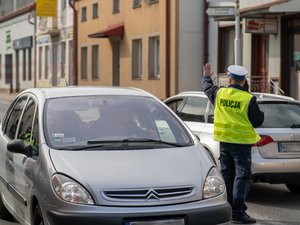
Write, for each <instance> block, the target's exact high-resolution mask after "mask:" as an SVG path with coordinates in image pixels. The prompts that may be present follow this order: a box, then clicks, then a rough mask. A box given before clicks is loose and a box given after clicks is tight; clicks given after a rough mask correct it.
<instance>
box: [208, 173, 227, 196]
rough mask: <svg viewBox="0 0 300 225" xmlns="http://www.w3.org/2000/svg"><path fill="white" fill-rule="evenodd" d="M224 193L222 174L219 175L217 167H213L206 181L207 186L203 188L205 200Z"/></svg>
mask: <svg viewBox="0 0 300 225" xmlns="http://www.w3.org/2000/svg"><path fill="white" fill-rule="evenodd" d="M224 191H225V182H224V180H223V178H222V176H221V174H220V173H219V171H218V170H217V169H216V168H215V167H213V168H212V169H211V170H210V171H209V173H208V175H207V177H206V179H205V184H204V187H203V198H204V199H207V198H212V197H215V196H217V195H220V194H222V193H224Z"/></svg>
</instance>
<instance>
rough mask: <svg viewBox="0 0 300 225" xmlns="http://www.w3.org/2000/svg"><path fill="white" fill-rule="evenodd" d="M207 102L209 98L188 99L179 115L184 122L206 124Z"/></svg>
mask: <svg viewBox="0 0 300 225" xmlns="http://www.w3.org/2000/svg"><path fill="white" fill-rule="evenodd" d="M207 101H208V99H207V98H202V97H188V100H187V101H186V103H185V104H184V106H183V108H182V110H181V111H180V112H179V113H178V115H179V117H180V118H181V119H182V120H184V121H193V122H205V112H206V107H207Z"/></svg>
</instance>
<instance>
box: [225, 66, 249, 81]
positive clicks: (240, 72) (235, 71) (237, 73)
mask: <svg viewBox="0 0 300 225" xmlns="http://www.w3.org/2000/svg"><path fill="white" fill-rule="evenodd" d="M227 70H228V76H230V77H232V78H233V79H235V80H244V79H245V78H246V75H247V74H248V70H247V69H246V68H245V67H243V66H239V65H231V66H229V67H228V69H227Z"/></svg>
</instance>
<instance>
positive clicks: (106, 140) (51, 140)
mask: <svg viewBox="0 0 300 225" xmlns="http://www.w3.org/2000/svg"><path fill="white" fill-rule="evenodd" d="M44 124H45V135H46V139H47V142H48V144H49V146H50V147H52V148H55V149H73V150H80V149H93V150H95V149H110V148H111V149H120V148H122V149H123V148H126V149H130V148H135V149H142V148H165V147H174V146H175V147H181V146H188V145H192V139H191V137H190V135H189V133H188V132H187V131H186V129H185V128H184V127H183V126H182V124H181V123H180V122H179V121H178V120H177V118H176V117H174V116H173V115H172V114H171V113H170V112H169V111H168V110H167V109H166V108H165V107H163V106H162V105H161V104H160V103H159V102H158V101H156V100H154V99H152V98H148V97H135V96H128V97H126V96H88V97H65V98H55V99H49V100H47V102H46V105H45V114H44Z"/></svg>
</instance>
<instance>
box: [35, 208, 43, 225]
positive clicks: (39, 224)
mask: <svg viewBox="0 0 300 225" xmlns="http://www.w3.org/2000/svg"><path fill="white" fill-rule="evenodd" d="M33 225H44V218H43V214H42V211H41V208H40V206H39V205H37V206H36V207H35V210H34V216H33Z"/></svg>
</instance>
